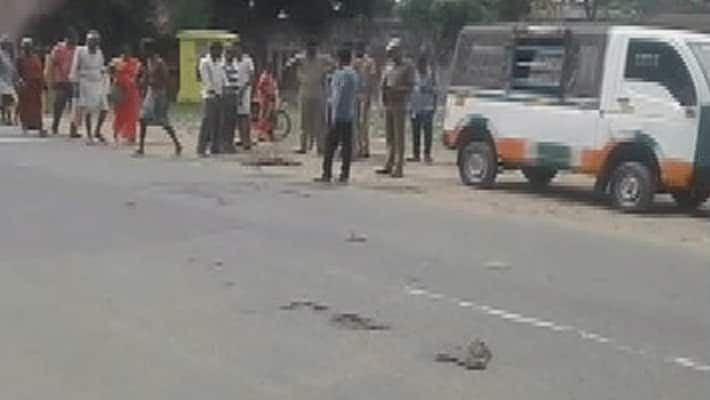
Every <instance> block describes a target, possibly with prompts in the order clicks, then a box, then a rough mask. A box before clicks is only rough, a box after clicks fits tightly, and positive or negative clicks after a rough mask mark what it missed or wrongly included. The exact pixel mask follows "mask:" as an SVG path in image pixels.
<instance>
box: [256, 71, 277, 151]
mask: <svg viewBox="0 0 710 400" xmlns="http://www.w3.org/2000/svg"><path fill="white" fill-rule="evenodd" d="M271 70H272V68H271V65H270V64H267V65H266V68H264V72H262V73H261V77H259V82H258V83H257V85H256V93H257V98H258V100H259V122H258V125H257V128H258V130H259V136H260V139H263V140H267V141H272V140H273V136H274V112H275V110H276V100H277V98H278V93H279V88H278V84H277V83H276V78H274V75H273V74H272V72H271Z"/></svg>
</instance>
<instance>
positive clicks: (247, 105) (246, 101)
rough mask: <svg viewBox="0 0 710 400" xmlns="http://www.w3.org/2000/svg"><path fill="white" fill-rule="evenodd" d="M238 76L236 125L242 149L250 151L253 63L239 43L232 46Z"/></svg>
mask: <svg viewBox="0 0 710 400" xmlns="http://www.w3.org/2000/svg"><path fill="white" fill-rule="evenodd" d="M234 52H235V55H236V58H237V67H238V74H239V93H238V104H237V125H238V127H239V139H240V141H241V142H242V149H244V150H249V149H251V90H252V86H253V85H254V73H255V72H256V70H255V68H254V61H253V60H252V59H251V57H249V55H248V54H244V50H243V49H242V45H241V43H239V42H237V43H235V44H234Z"/></svg>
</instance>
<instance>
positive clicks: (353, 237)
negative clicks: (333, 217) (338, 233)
mask: <svg viewBox="0 0 710 400" xmlns="http://www.w3.org/2000/svg"><path fill="white" fill-rule="evenodd" d="M345 241H346V242H348V243H367V236H365V235H363V234H358V233H355V232H352V231H351V232H350V235H349V236H348V238H347V239H345Z"/></svg>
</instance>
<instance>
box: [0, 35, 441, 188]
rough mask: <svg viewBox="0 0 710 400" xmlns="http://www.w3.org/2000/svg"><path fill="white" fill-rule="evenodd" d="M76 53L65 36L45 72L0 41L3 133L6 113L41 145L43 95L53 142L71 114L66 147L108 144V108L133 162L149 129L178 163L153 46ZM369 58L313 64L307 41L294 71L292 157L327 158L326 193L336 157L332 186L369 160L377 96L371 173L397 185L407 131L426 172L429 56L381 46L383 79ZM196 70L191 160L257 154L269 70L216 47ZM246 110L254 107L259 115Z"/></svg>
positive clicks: (323, 59)
mask: <svg viewBox="0 0 710 400" xmlns="http://www.w3.org/2000/svg"><path fill="white" fill-rule="evenodd" d="M78 42H79V40H78V35H77V33H76V32H74V31H73V30H69V31H68V32H67V34H66V37H65V38H64V40H62V41H60V42H58V43H57V44H56V45H55V46H54V47H53V48H52V49H51V52H49V54H48V56H47V59H46V62H43V60H42V59H41V58H40V57H39V55H38V54H37V51H36V49H35V44H34V42H33V40H32V39H31V38H29V37H26V38H23V39H22V40H21V41H20V46H19V48H20V51H19V54H17V55H15V54H14V51H13V48H14V46H13V44H12V42H10V40H9V39H8V38H7V37H2V38H0V105H1V106H2V115H1V117H2V121H1V122H2V123H3V124H13V123H14V122H15V119H14V118H13V116H12V113H11V110H12V109H13V106H14V108H15V110H16V116H17V120H18V122H19V125H20V126H21V128H22V130H23V131H24V132H26V133H27V132H30V131H36V132H38V134H39V135H40V136H46V135H47V132H46V130H45V129H44V126H43V117H42V116H43V113H42V107H43V101H42V94H43V91H44V90H46V89H47V88H48V87H50V86H51V88H52V89H53V93H54V99H53V104H51V110H52V114H53V115H52V124H51V133H52V134H55V135H56V134H58V133H59V128H60V124H61V119H62V117H63V116H64V115H66V114H69V116H70V117H69V118H70V121H69V136H70V137H72V138H80V137H82V135H80V127H82V125H83V128H84V129H85V135H84V137H85V138H86V139H87V141H88V143H89V144H93V143H95V142H101V143H105V142H106V138H105V137H104V136H103V134H102V127H103V125H104V122H105V121H106V117H107V113H108V112H109V109H110V108H112V110H113V112H114V117H113V139H114V141H115V142H116V143H125V144H130V145H135V144H136V142H137V146H138V147H137V150H136V152H135V154H136V155H137V156H141V155H143V154H144V152H145V137H146V133H147V129H148V127H151V126H158V127H161V128H163V130H164V131H165V132H166V133H167V135H168V136H169V137H170V139H171V140H172V142H173V144H174V146H175V154H176V155H180V154H181V153H182V145H181V143H180V142H179V140H178V137H177V135H176V132H175V129H174V128H173V126H172V124H171V122H170V118H169V112H168V111H169V104H170V101H169V96H168V87H169V81H170V76H169V70H168V67H167V65H166V62H165V61H164V60H163V58H162V57H161V55H160V54H159V52H158V51H157V49H156V46H155V41H153V40H151V39H143V40H141V42H140V44H139V48H138V51H137V52H136V51H134V48H133V47H132V46H128V45H126V46H123V48H122V51H121V55H120V56H119V57H116V58H114V59H112V60H110V61H108V62H107V60H106V59H105V57H104V53H103V52H102V50H101V36H100V34H99V32H98V31H95V30H92V31H90V32H88V33H87V34H86V40H85V43H84V45H81V46H79V45H78ZM366 47H367V46H366V45H365V44H364V43H359V44H355V45H353V44H348V45H346V46H342V47H341V48H340V49H339V50H338V51H337V52H336V53H335V57H334V56H333V55H326V54H321V53H319V50H318V45H317V43H316V42H315V41H308V42H307V45H306V50H305V54H304V55H303V57H302V59H301V60H300V62H298V64H297V66H296V68H298V71H297V72H298V73H297V77H298V81H299V104H300V113H301V137H300V146H299V147H298V148H297V149H296V150H295V151H296V152H297V153H300V154H306V153H308V152H310V151H312V150H313V149H314V148H315V150H316V151H317V153H318V154H319V155H321V156H322V157H323V173H322V176H320V177H319V178H317V180H318V181H322V182H326V181H327V182H329V181H331V179H332V171H331V170H332V163H333V159H334V156H335V153H336V150H337V148H338V147H340V157H341V159H342V168H341V173H340V177H339V182H343V183H345V182H347V181H348V180H349V178H350V164H351V161H352V160H353V158H368V157H369V156H370V129H369V127H370V124H371V121H370V118H371V114H372V104H373V98H374V97H375V93H377V92H378V91H379V92H380V93H381V104H382V107H383V109H384V120H385V131H386V140H387V157H386V163H385V165H384V167H383V168H382V169H379V170H377V171H376V172H377V173H379V174H385V175H389V176H391V177H393V178H400V177H402V176H403V175H404V163H405V158H404V153H405V135H406V134H405V131H406V125H407V119H410V121H411V123H410V125H411V131H412V157H411V158H408V159H407V161H410V162H419V161H422V160H423V161H425V162H427V163H431V162H432V154H431V150H432V140H433V139H432V135H433V118H434V114H435V111H436V106H437V103H438V99H437V91H438V89H437V82H436V78H435V74H434V72H433V70H432V68H431V66H430V65H429V62H428V60H427V58H426V55H424V56H421V57H420V58H419V59H418V60H417V62H416V63H413V62H411V61H410V60H408V59H406V58H405V57H404V56H403V52H402V44H401V42H400V41H399V39H393V40H392V41H390V43H389V44H388V46H387V56H388V57H387V60H388V61H387V63H386V64H385V65H384V66H383V67H384V68H383V73H382V77H381V79H379V78H378V66H377V64H376V62H375V60H374V59H373V58H372V57H370V55H368V54H367V51H366ZM137 54H138V55H137ZM415 64H416V65H415ZM197 70H198V71H197V72H198V77H199V79H200V81H201V84H202V100H203V107H202V110H203V114H202V121H201V125H200V132H199V137H198V140H197V149H196V151H197V155H198V156H201V157H207V156H208V155H216V154H222V153H227V154H230V153H236V152H237V147H238V146H241V148H242V150H243V151H249V150H250V149H251V148H252V146H253V139H252V129H251V127H252V115H258V117H257V122H256V124H255V127H256V128H257V131H258V134H259V138H258V139H260V140H273V139H274V138H273V132H274V123H275V121H274V115H275V110H276V108H277V106H278V98H279V85H278V79H277V78H276V76H275V75H274V72H273V70H274V69H273V66H272V65H271V64H268V63H266V64H265V65H264V68H263V69H262V72H261V74H260V75H259V77H258V79H257V78H256V69H255V64H254V61H253V59H252V58H251V57H250V56H249V55H248V54H245V52H244V51H243V49H242V46H241V44H240V43H239V42H238V41H237V42H233V43H227V44H224V43H222V42H219V41H215V42H213V43H211V44H210V46H209V51H208V53H207V54H205V55H204V56H202V57H200V59H199V65H198V66H197ZM378 79H379V87H378ZM378 89H379V90H378ZM253 90H254V91H255V96H254V95H253V93H252V91H253ZM70 106H71V107H70ZM254 106H256V107H258V110H256V113H253V111H255V110H252V108H253V107H254ZM68 109H69V110H70V112H69V113H67V110H68ZM237 131H238V132H239V137H238V139H237V137H236V135H235V133H236V132H237ZM422 136H424V146H423V147H424V151H423V157H422V151H421V147H422V146H421V137H422Z"/></svg>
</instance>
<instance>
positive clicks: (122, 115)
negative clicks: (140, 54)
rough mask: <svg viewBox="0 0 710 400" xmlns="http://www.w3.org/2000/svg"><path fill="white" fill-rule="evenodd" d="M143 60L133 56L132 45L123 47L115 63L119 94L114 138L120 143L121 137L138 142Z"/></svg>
mask: <svg viewBox="0 0 710 400" xmlns="http://www.w3.org/2000/svg"><path fill="white" fill-rule="evenodd" d="M140 72H141V62H140V61H139V60H138V59H137V58H135V57H133V51H132V49H131V47H130V46H128V45H126V46H124V47H123V55H122V56H121V57H120V58H118V59H117V60H115V61H114V63H113V85H114V86H113V89H112V90H111V92H112V93H113V94H114V95H116V96H117V98H114V99H112V100H113V101H114V105H113V107H114V119H113V138H114V140H115V141H116V142H117V143H118V142H119V141H120V140H121V139H122V140H123V141H125V142H126V143H128V144H133V143H135V142H136V132H137V127H138V113H139V110H140V102H141V96H140V91H139V89H138V76H139V74H140Z"/></svg>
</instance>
